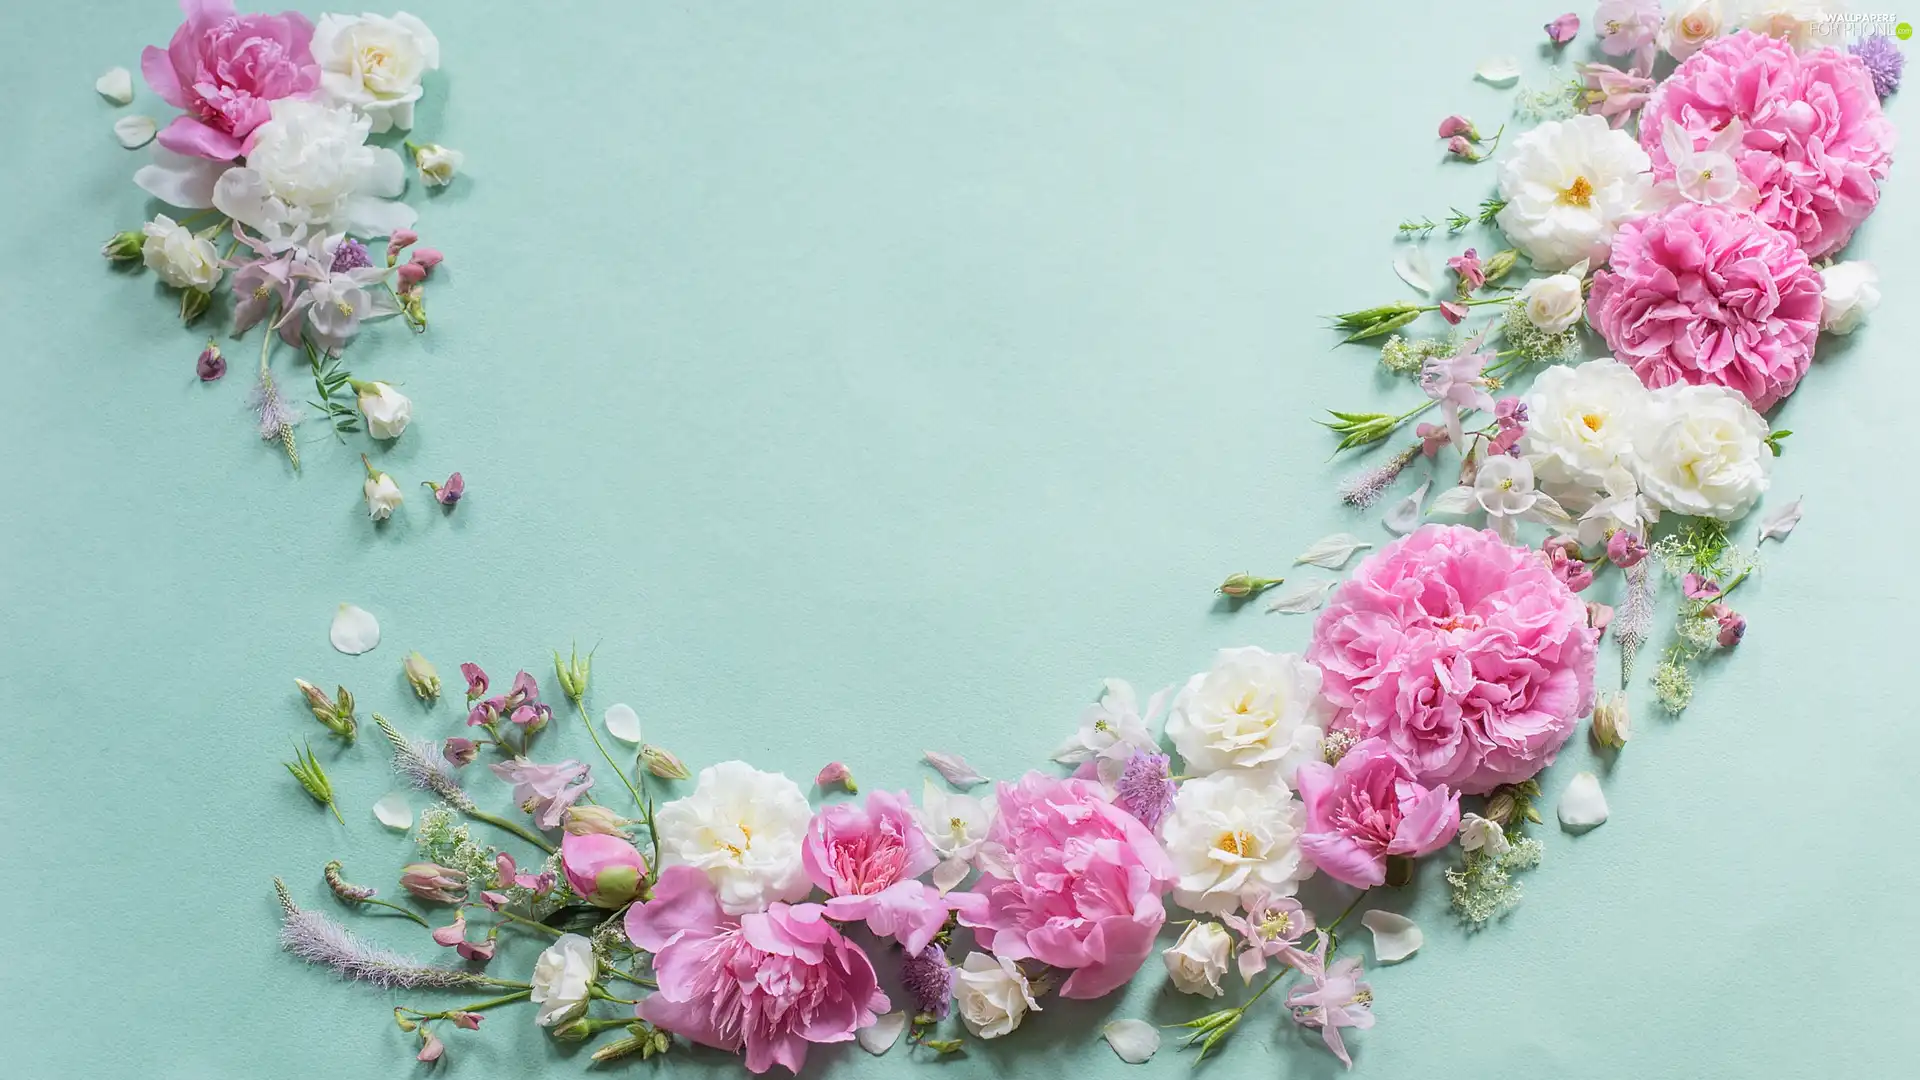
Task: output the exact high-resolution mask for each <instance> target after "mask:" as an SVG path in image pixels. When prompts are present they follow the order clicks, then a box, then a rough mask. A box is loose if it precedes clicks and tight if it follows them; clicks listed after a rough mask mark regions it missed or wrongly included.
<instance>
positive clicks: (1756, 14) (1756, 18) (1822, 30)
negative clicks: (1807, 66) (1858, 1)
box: [1746, 0, 1846, 52]
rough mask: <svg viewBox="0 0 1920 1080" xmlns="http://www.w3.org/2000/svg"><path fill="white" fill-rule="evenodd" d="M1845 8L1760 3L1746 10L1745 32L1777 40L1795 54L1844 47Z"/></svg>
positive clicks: (1774, 0) (1813, 1)
mask: <svg viewBox="0 0 1920 1080" xmlns="http://www.w3.org/2000/svg"><path fill="white" fill-rule="evenodd" d="M1844 7H1845V5H1843V4H1837V3H1829V2H1822V0H1761V2H1760V3H1758V4H1755V5H1754V6H1753V7H1752V8H1751V9H1749V10H1748V12H1747V16H1746V23H1747V29H1749V30H1752V31H1754V32H1755V33H1759V34H1765V35H1767V36H1768V37H1770V38H1779V39H1780V40H1781V41H1784V42H1786V43H1787V44H1789V45H1791V46H1793V50H1794V51H1795V52H1812V51H1813V50H1815V49H1822V48H1825V47H1827V46H1829V45H1844V44H1845V43H1846V24H1845V23H1844V22H1843V21H1842V20H1841V19H1840V15H1841V13H1842V11H1843V9H1844Z"/></svg>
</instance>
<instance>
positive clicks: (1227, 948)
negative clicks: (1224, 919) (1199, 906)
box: [1160, 922, 1233, 997]
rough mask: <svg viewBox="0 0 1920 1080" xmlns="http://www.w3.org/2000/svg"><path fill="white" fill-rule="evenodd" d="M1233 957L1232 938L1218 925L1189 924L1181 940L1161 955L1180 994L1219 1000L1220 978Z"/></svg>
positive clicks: (1168, 973)
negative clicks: (1197, 995)
mask: <svg viewBox="0 0 1920 1080" xmlns="http://www.w3.org/2000/svg"><path fill="white" fill-rule="evenodd" d="M1232 956H1233V935H1232V934H1229V933H1227V930H1226V928H1225V927H1223V926H1221V925H1220V924H1219V923H1217V922H1195V923H1188V924H1187V928H1186V929H1185V930H1184V931H1182V932H1181V934H1180V940H1179V941H1176V942H1174V943H1173V946H1172V947H1171V948H1168V949H1164V950H1162V951H1161V953H1160V959H1161V960H1163V961H1165V962H1166V965H1167V979H1168V980H1169V981H1170V982H1172V983H1173V988H1174V989H1175V990H1178V991H1180V992H1181V993H1183V994H1199V995H1201V996H1202V997H1219V996H1220V995H1221V993H1222V992H1223V991H1222V990H1221V989H1220V977H1221V976H1223V975H1225V974H1226V973H1227V963H1228V961H1229V960H1230V959H1231V958H1232Z"/></svg>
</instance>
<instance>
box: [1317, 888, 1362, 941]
mask: <svg viewBox="0 0 1920 1080" xmlns="http://www.w3.org/2000/svg"><path fill="white" fill-rule="evenodd" d="M1371 891H1373V890H1371V889H1362V890H1360V895H1359V896H1356V897H1354V898H1353V903H1351V904H1348V905H1347V910H1345V911H1343V912H1341V913H1340V915H1339V917H1337V918H1335V919H1334V920H1333V921H1332V922H1331V923H1328V924H1327V928H1326V929H1327V935H1328V936H1329V937H1331V936H1332V935H1333V932H1334V931H1335V930H1338V929H1340V924H1341V923H1343V922H1345V921H1346V920H1347V916H1349V915H1351V914H1353V909H1354V908H1357V907H1359V906H1360V901H1362V900H1365V899H1366V898H1367V893H1369V892H1371Z"/></svg>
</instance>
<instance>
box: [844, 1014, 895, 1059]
mask: <svg viewBox="0 0 1920 1080" xmlns="http://www.w3.org/2000/svg"><path fill="white" fill-rule="evenodd" d="M906 1029H907V1014H906V1013H905V1012H899V1011H896V1012H890V1013H882V1014H880V1015H879V1016H877V1017H875V1018H874V1021H873V1023H871V1024H868V1025H867V1026H866V1027H863V1028H861V1029H860V1030H859V1031H856V1032H854V1033H853V1037H854V1039H856V1040H857V1041H858V1042H859V1043H860V1049H862V1050H865V1051H866V1052H867V1053H869V1054H884V1053H886V1052H887V1051H888V1050H891V1049H892V1048H893V1044H894V1043H895V1042H897V1041H899V1038H900V1033H901V1032H902V1031H905V1030H906Z"/></svg>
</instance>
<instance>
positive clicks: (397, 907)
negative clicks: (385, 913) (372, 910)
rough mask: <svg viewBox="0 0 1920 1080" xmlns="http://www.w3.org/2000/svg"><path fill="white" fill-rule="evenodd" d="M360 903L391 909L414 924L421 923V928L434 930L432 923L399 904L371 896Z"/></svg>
mask: <svg viewBox="0 0 1920 1080" xmlns="http://www.w3.org/2000/svg"><path fill="white" fill-rule="evenodd" d="M360 902H361V903H363V904H374V905H377V906H379V907H383V908H389V909H391V910H393V911H397V912H399V913H400V914H402V915H405V916H406V917H407V918H409V919H412V920H413V921H414V922H417V923H419V924H420V925H421V926H424V927H426V928H427V929H429V930H431V929H433V924H432V923H430V922H428V921H427V920H425V919H423V918H421V917H420V916H418V915H416V914H414V913H413V912H411V911H408V910H407V909H406V908H403V907H401V906H400V905H399V904H395V903H391V902H389V901H386V900H376V899H374V898H373V897H371V896H369V897H367V898H366V899H365V900H362V901H360Z"/></svg>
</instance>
